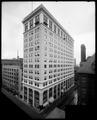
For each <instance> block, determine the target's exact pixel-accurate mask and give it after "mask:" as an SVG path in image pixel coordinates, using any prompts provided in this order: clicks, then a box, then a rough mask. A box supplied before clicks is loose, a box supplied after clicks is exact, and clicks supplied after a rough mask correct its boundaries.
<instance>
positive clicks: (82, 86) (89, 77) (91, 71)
mask: <svg viewBox="0 0 97 120" xmlns="http://www.w3.org/2000/svg"><path fill="white" fill-rule="evenodd" d="M95 77H96V76H95V55H93V56H91V57H89V58H88V59H87V61H86V62H84V64H83V66H81V67H80V68H79V70H78V78H77V79H78V85H79V87H78V103H79V104H80V105H88V104H89V105H93V104H94V100H95V80H96V78H95Z"/></svg>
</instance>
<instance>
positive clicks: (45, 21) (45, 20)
mask: <svg viewBox="0 0 97 120" xmlns="http://www.w3.org/2000/svg"><path fill="white" fill-rule="evenodd" d="M43 18H44V20H43V21H44V24H45V25H47V20H48V18H47V17H46V16H45V15H44V17H43Z"/></svg>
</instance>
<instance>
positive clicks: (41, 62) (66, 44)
mask: <svg viewBox="0 0 97 120" xmlns="http://www.w3.org/2000/svg"><path fill="white" fill-rule="evenodd" d="M22 23H23V25H24V33H23V36H24V53H23V82H22V83H23V100H24V101H25V102H26V103H27V104H30V105H31V106H33V107H34V108H39V107H40V106H43V107H45V106H46V105H48V104H49V103H52V102H53V101H55V100H56V99H58V98H59V97H60V96H61V94H63V93H65V92H67V91H68V90H70V89H71V88H72V87H73V86H74V40H73V39H72V37H71V36H70V35H69V34H68V33H67V31H66V30H65V29H64V28H63V27H62V26H61V25H60V24H59V22H58V21H57V20H56V19H55V18H54V17H53V16H52V15H51V14H50V13H49V11H48V10H47V9H46V8H45V7H44V6H43V5H40V6H39V7H37V8H36V9H35V10H34V11H32V12H31V13H30V14H29V15H27V16H26V17H25V18H24V19H23V21H22Z"/></svg>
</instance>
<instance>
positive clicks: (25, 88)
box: [24, 87, 27, 102]
mask: <svg viewBox="0 0 97 120" xmlns="http://www.w3.org/2000/svg"><path fill="white" fill-rule="evenodd" d="M24 101H25V102H27V87H24Z"/></svg>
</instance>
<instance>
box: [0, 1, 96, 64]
mask: <svg viewBox="0 0 97 120" xmlns="http://www.w3.org/2000/svg"><path fill="white" fill-rule="evenodd" d="M41 3H42V4H43V5H44V6H45V7H46V8H47V9H48V11H49V12H50V13H51V14H52V15H53V16H54V17H55V18H56V19H57V21H59V23H60V24H61V25H62V26H63V27H64V28H65V29H66V31H67V32H68V33H69V34H70V35H71V36H72V38H73V39H74V57H75V58H76V63H77V64H79V62H80V46H81V44H85V46H86V56H91V55H93V54H94V53H95V3H94V2H33V3H32V2H3V3H2V53H1V54H2V58H16V57H17V50H18V51H19V56H20V57H23V24H22V20H23V18H24V17H25V16H26V15H28V14H29V13H30V12H32V10H34V9H35V8H36V7H38V6H39V5H40V4H41Z"/></svg>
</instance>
